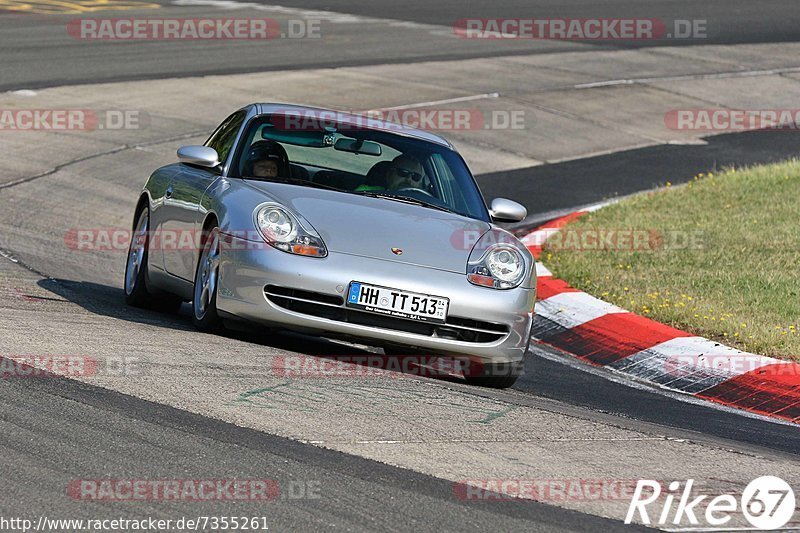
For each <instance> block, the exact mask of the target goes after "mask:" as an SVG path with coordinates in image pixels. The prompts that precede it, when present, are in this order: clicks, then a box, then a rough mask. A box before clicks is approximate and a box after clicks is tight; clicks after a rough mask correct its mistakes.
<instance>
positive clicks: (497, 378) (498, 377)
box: [464, 361, 524, 389]
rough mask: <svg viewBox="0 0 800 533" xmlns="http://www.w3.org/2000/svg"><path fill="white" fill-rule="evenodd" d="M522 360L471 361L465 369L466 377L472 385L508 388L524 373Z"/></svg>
mask: <svg viewBox="0 0 800 533" xmlns="http://www.w3.org/2000/svg"><path fill="white" fill-rule="evenodd" d="M523 367H524V364H523V362H522V361H516V362H514V363H485V362H474V361H469V362H468V363H467V365H466V367H465V369H464V379H466V381H467V383H469V384H470V385H477V386H479V387H489V388H492V389H507V388H509V387H511V386H512V385H513V384H514V383H516V382H517V378H519V377H520V376H521V375H522V369H523Z"/></svg>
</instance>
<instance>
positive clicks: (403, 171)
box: [394, 167, 422, 181]
mask: <svg viewBox="0 0 800 533" xmlns="http://www.w3.org/2000/svg"><path fill="white" fill-rule="evenodd" d="M394 171H395V172H396V173H397V175H398V176H400V177H401V178H411V179H412V180H413V181H419V180H421V179H422V174H420V173H419V172H414V171H413V170H408V169H407V168H398V167H394Z"/></svg>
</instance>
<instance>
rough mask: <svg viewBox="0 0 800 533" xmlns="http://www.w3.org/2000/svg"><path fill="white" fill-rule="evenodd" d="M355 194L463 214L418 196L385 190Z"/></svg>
mask: <svg viewBox="0 0 800 533" xmlns="http://www.w3.org/2000/svg"><path fill="white" fill-rule="evenodd" d="M355 194H360V195H361V196H369V197H370V198H385V199H387V200H395V201H397V202H403V203H406V204H414V205H418V206H421V207H427V208H429V209H436V210H437V211H444V212H445V213H455V214H456V215H460V214H461V213H458V212H456V211H453V210H452V209H448V208H446V207H443V206H441V205H436V204H432V203H430V202H426V201H425V200H419V199H417V198H411V197H409V196H403V195H400V194H389V193H385V192H372V191H363V192H357V193H355Z"/></svg>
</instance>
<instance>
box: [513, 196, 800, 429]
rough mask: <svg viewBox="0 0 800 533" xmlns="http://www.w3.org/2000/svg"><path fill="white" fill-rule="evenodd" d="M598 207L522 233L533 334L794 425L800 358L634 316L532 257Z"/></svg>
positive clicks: (799, 403)
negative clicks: (530, 276)
mask: <svg viewBox="0 0 800 533" xmlns="http://www.w3.org/2000/svg"><path fill="white" fill-rule="evenodd" d="M599 207H602V206H596V207H593V208H587V209H585V210H582V211H576V212H574V213H570V214H568V215H566V216H563V217H560V218H557V219H555V220H552V221H550V222H548V223H546V224H544V225H543V226H540V227H539V228H537V229H536V230H534V231H533V232H531V233H529V234H527V235H525V236H524V237H523V238H522V242H523V243H524V244H525V245H526V246H527V247H528V249H529V250H530V251H531V253H532V254H533V256H534V257H535V258H536V259H537V264H536V266H537V272H538V283H537V302H536V307H535V313H534V317H535V318H534V325H533V337H534V338H535V339H537V340H538V341H540V342H542V343H545V344H548V345H550V346H553V347H555V348H558V349H559V350H561V351H564V352H567V353H569V354H571V355H573V356H575V357H578V358H579V359H581V360H583V361H586V362H588V363H590V364H593V365H597V366H605V367H609V368H612V369H614V370H616V371H618V372H621V373H624V374H628V375H630V376H633V377H635V378H637V379H639V380H645V381H647V382H650V383H652V384H655V385H657V386H659V387H663V388H666V389H669V390H672V391H677V392H681V393H686V394H690V395H693V396H695V397H697V398H701V399H704V400H709V401H712V402H716V403H720V404H723V405H727V406H729V407H734V408H739V409H744V410H747V411H750V412H753V413H757V414H761V415H766V416H770V417H775V418H780V419H783V420H788V421H791V422H794V423H800V365H799V364H797V363H793V362H788V361H781V360H778V359H773V358H771V357H765V356H761V355H755V354H751V353H747V352H742V351H740V350H736V349H734V348H730V347H728V346H725V345H722V344H720V343H718V342H715V341H712V340H709V339H706V338H703V337H697V336H694V335H692V334H691V333H687V332H685V331H680V330H678V329H675V328H671V327H669V326H666V325H664V324H661V323H659V322H656V321H654V320H651V319H649V318H645V317H642V316H639V315H636V314H634V313H631V312H629V311H626V310H625V309H622V308H621V307H617V306H616V305H613V304H610V303H607V302H604V301H603V300H600V299H598V298H595V297H594V296H591V295H589V294H587V293H585V292H582V291H579V290H577V289H574V288H572V287H570V286H569V285H568V284H567V283H566V282H564V281H562V280H560V279H557V278H555V277H553V275H552V273H551V272H550V271H549V270H547V268H546V267H545V266H544V265H542V264H541V263H540V262H539V261H538V259H539V257H540V255H541V252H542V245H543V244H544V242H545V241H546V240H547V238H548V237H549V236H550V235H552V234H553V233H556V232H558V231H559V230H560V229H561V228H563V227H564V226H566V225H567V224H568V223H569V222H571V221H573V220H575V219H576V218H579V217H581V216H583V215H585V214H586V213H587V212H589V211H593V210H595V209H597V208H599Z"/></svg>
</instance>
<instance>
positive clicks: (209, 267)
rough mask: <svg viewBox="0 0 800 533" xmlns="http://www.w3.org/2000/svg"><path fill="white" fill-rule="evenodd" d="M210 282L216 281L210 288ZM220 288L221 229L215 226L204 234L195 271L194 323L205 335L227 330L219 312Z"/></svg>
mask: <svg viewBox="0 0 800 533" xmlns="http://www.w3.org/2000/svg"><path fill="white" fill-rule="evenodd" d="M212 248H215V250H212ZM209 280H214V281H213V282H211V284H210V286H209V284H208V283H209ZM218 288H219V228H218V227H217V226H216V225H213V226H211V227H209V228H207V229H206V231H204V232H203V248H202V250H201V251H200V257H199V259H198V261H197V268H196V269H195V274H194V297H193V298H192V321H193V322H194V325H195V327H196V328H197V329H198V330H200V331H203V332H205V333H222V332H223V331H224V330H225V325H224V324H223V322H222V319H221V318H220V316H219V313H218V311H217V289H218Z"/></svg>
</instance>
